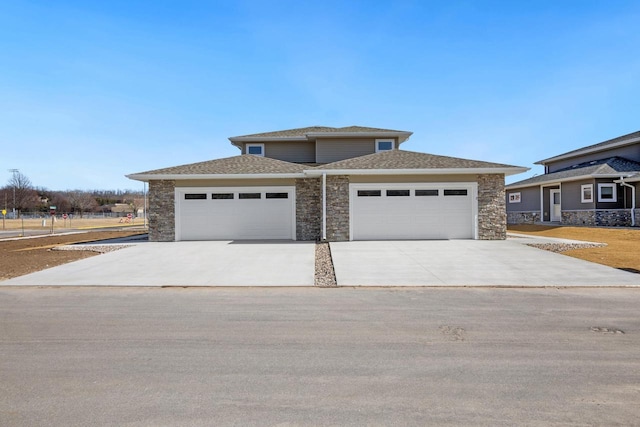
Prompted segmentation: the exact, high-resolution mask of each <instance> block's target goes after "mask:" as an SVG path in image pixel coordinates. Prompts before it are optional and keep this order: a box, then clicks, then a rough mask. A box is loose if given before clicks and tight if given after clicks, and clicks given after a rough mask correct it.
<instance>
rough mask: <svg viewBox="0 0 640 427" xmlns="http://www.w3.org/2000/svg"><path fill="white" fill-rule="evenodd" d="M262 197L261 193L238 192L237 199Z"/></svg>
mask: <svg viewBox="0 0 640 427" xmlns="http://www.w3.org/2000/svg"><path fill="white" fill-rule="evenodd" d="M261 198H262V194H261V193H240V194H238V199H241V200H244V199H261Z"/></svg>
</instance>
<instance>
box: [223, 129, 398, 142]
mask: <svg viewBox="0 0 640 427" xmlns="http://www.w3.org/2000/svg"><path fill="white" fill-rule="evenodd" d="M309 133H407V132H406V131H402V130H393V129H380V128H371V127H365V126H346V127H341V128H334V127H328V126H309V127H304V128H296V129H286V130H278V131H275V132H262V133H253V134H250V135H241V136H234V137H231V138H229V139H232V140H233V139H235V138H256V137H261V138H262V137H264V138H269V137H275V138H287V137H291V138H296V137H305V136H306V135H307V134H309Z"/></svg>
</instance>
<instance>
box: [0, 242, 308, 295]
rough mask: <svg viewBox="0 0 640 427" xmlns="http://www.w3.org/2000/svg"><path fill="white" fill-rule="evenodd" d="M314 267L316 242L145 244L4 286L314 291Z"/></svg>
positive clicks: (60, 267)
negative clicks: (293, 288) (311, 288)
mask: <svg viewBox="0 0 640 427" xmlns="http://www.w3.org/2000/svg"><path fill="white" fill-rule="evenodd" d="M130 244H131V243H130ZM314 265H315V244H314V243H312V242H290V241H287V242H274V241H269V242H264V241H263V242H256V241H214V242H164V243H151V242H141V243H132V244H131V246H130V247H126V248H124V249H120V250H117V251H115V252H109V253H106V254H103V255H99V256H95V257H92V258H87V259H83V260H80V261H76V262H72V263H70V264H65V265H61V266H58V267H54V268H50V269H48V270H43V271H39V272H37V273H33V274H28V275H25V276H21V277H17V278H15V279H11V280H6V281H3V282H0V286H25V285H32V286H33V285H36V286H313V284H314Z"/></svg>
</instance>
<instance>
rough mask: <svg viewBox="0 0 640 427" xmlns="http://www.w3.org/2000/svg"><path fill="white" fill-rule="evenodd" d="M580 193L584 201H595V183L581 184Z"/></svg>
mask: <svg viewBox="0 0 640 427" xmlns="http://www.w3.org/2000/svg"><path fill="white" fill-rule="evenodd" d="M580 194H582V196H581V202H582V203H593V184H585V185H582V186H580Z"/></svg>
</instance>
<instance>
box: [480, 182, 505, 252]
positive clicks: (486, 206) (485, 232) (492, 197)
mask: <svg viewBox="0 0 640 427" xmlns="http://www.w3.org/2000/svg"><path fill="white" fill-rule="evenodd" d="M477 180H478V239H479V240H504V239H506V238H507V213H506V212H507V206H506V201H505V191H504V175H494V174H492V175H478V177H477Z"/></svg>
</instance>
